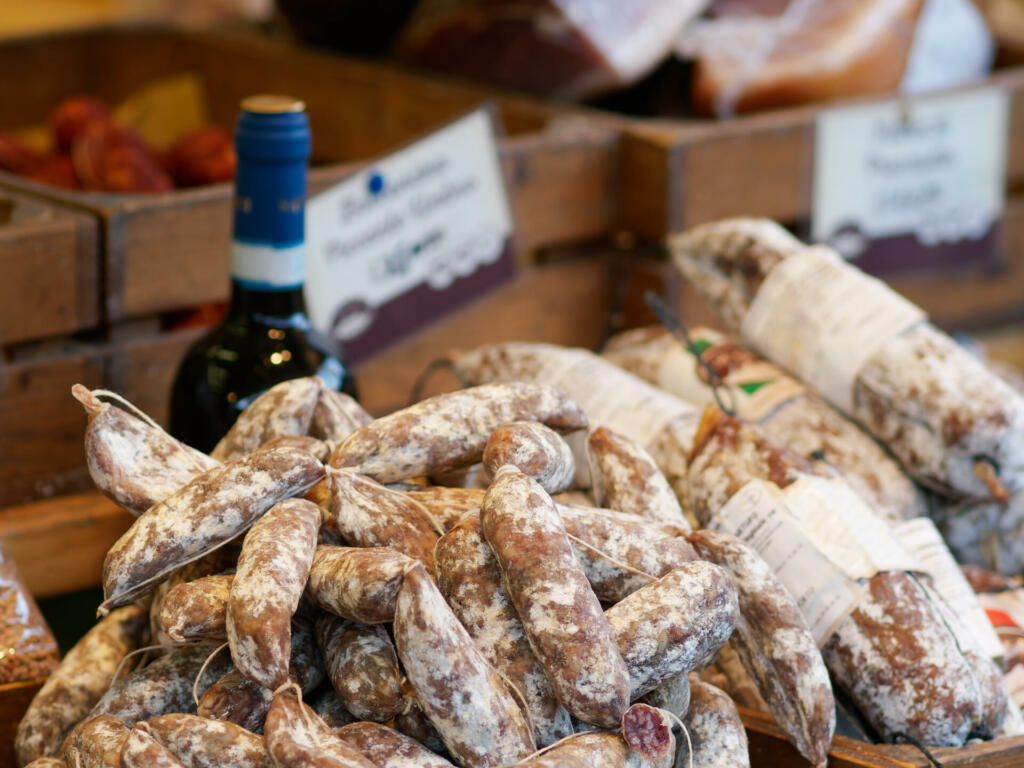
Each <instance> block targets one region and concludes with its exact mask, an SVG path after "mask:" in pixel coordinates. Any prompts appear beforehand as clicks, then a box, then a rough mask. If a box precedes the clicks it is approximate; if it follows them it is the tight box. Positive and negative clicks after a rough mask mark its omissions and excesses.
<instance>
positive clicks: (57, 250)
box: [0, 191, 99, 346]
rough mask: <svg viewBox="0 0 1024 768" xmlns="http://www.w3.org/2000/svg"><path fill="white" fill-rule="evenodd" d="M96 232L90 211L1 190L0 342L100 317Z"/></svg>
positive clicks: (37, 336) (48, 333) (66, 330)
mask: <svg viewBox="0 0 1024 768" xmlns="http://www.w3.org/2000/svg"><path fill="white" fill-rule="evenodd" d="M96 232H97V228H96V221H95V219H94V218H93V217H92V216H89V215H87V214H83V213H81V212H78V211H75V210H74V209H72V208H69V207H68V206H65V205H61V204H59V203H52V202H44V201H41V200H38V199H34V198H30V197H26V196H25V195H19V194H17V193H13V192H4V191H0V275H3V279H2V280H0V346H4V345H8V344H14V343H18V342H25V341H29V340H33V339H41V338H45V337H47V336H54V335H57V334H62V333H69V332H71V331H75V330H78V329H79V328H86V327H89V326H92V325H95V324H96V323H97V322H98V321H99V271H98V270H99V263H98V253H97V245H98V242H97V235H96Z"/></svg>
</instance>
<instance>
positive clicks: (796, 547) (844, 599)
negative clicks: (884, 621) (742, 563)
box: [708, 480, 863, 648]
mask: <svg viewBox="0 0 1024 768" xmlns="http://www.w3.org/2000/svg"><path fill="white" fill-rule="evenodd" d="M708 527H709V528H712V529H714V530H720V531H726V532H727V533H731V534H732V535H733V536H736V537H737V538H738V539H740V540H741V541H744V542H745V543H747V544H748V545H750V546H751V547H752V548H754V549H755V550H757V552H758V553H759V554H760V555H761V557H762V558H764V560H765V562H766V563H768V566H769V567H770V568H771V570H772V572H773V573H774V574H775V575H776V576H777V577H778V579H779V581H781V582H782V584H783V585H784V586H785V587H786V589H788V590H789V591H790V593H792V595H793V597H794V598H795V599H796V602H797V605H799V606H800V611H801V612H802V613H803V615H804V618H805V619H806V620H807V624H808V625H809V626H810V628H811V634H813V635H814V639H815V641H816V642H817V644H818V647H819V648H820V647H821V646H822V645H824V644H825V641H826V640H828V638H829V637H831V636H832V633H833V632H835V630H836V628H837V627H838V626H839V624H840V623H841V622H842V621H843V620H844V619H846V617H848V616H849V615H850V614H851V613H852V612H853V611H854V609H855V608H856V607H857V604H858V603H859V602H860V600H861V596H862V593H863V590H862V588H861V587H860V586H859V585H858V584H857V582H855V581H853V580H852V579H850V578H849V577H848V576H847V575H846V574H845V573H844V572H843V570H842V568H840V567H839V566H838V565H837V564H836V563H834V562H832V561H831V560H830V559H829V558H828V557H827V556H826V555H825V554H824V553H822V552H821V550H820V549H819V548H818V545H817V544H816V543H815V542H814V541H813V540H812V539H811V538H810V537H808V536H807V535H806V534H805V533H804V532H803V531H802V530H801V527H800V525H799V523H798V522H797V521H796V520H795V519H794V518H793V516H792V514H791V513H790V511H789V509H788V508H787V505H786V503H785V501H784V500H783V498H782V494H781V493H779V490H778V488H777V487H776V486H775V485H773V484H770V483H767V482H764V481H762V480H751V481H750V482H749V483H747V484H746V485H745V486H743V488H741V489H740V490H739V491H738V492H737V493H735V494H734V495H733V497H732V498H731V499H729V501H728V502H727V503H726V504H725V505H724V506H723V507H722V508H721V509H720V510H719V511H718V513H717V514H716V515H715V516H714V518H713V519H712V520H711V525H709V526H708Z"/></svg>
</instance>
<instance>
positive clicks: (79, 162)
mask: <svg viewBox="0 0 1024 768" xmlns="http://www.w3.org/2000/svg"><path fill="white" fill-rule="evenodd" d="M71 159H72V162H73V163H74V166H75V173H76V174H77V175H78V180H79V181H80V182H81V184H82V188H83V189H89V190H97V191H104V192H169V191H170V190H171V189H173V185H172V184H171V179H170V177H169V176H168V175H167V174H166V173H165V172H164V171H163V169H161V168H160V166H159V164H158V163H157V161H156V158H155V157H154V156H153V154H152V153H151V152H150V151H149V149H148V148H147V147H146V145H145V144H144V143H143V141H142V139H141V138H139V136H138V134H136V133H135V132H134V131H132V130H131V129H130V128H125V127H124V126H120V125H116V124H114V123H111V122H107V121H105V120H96V121H94V122H92V123H89V124H88V125H87V126H86V127H85V129H84V130H82V132H81V133H79V134H78V136H76V137H75V140H74V143H73V144H72V147H71Z"/></svg>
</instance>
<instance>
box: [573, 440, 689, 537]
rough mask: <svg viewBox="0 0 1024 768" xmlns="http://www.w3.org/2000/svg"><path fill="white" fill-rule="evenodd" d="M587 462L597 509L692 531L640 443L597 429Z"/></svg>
mask: <svg viewBox="0 0 1024 768" xmlns="http://www.w3.org/2000/svg"><path fill="white" fill-rule="evenodd" d="M587 461H588V462H589V464H590V479H591V483H592V484H593V493H594V498H595V499H596V500H597V504H598V506H600V507H608V508H609V509H616V510H618V511H620V512H628V513H630V514H634V515H637V516H638V517H641V518H647V519H650V520H655V521H658V522H662V523H666V524H668V525H675V526H679V527H680V528H682V529H683V530H684V531H689V530H690V524H689V522H687V520H686V517H685V516H684V515H683V510H682V508H681V507H680V506H679V500H678V499H677V498H676V495H675V492H674V491H673V490H672V488H671V486H670V485H669V484H668V480H666V479H665V476H664V475H663V474H662V473H661V470H660V469H658V465H657V464H655V462H654V459H653V458H651V455H650V454H649V453H648V452H647V451H645V450H644V448H643V446H641V445H640V444H639V443H637V442H636V441H634V440H630V439H629V438H627V437H625V436H623V435H619V434H616V433H615V432H613V431H612V430H610V429H608V428H607V427H595V428H594V429H592V430H591V432H590V435H589V436H588V437H587Z"/></svg>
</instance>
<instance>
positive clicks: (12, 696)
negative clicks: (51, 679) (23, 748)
mask: <svg viewBox="0 0 1024 768" xmlns="http://www.w3.org/2000/svg"><path fill="white" fill-rule="evenodd" d="M44 682H45V681H44V680H26V681H23V682H18V683H6V684H4V685H0V766H2V767H3V768H15V766H17V765H18V762H17V760H16V759H15V755H14V734H15V732H16V731H17V729H18V723H19V722H20V721H21V718H22V716H23V715H24V714H25V710H26V709H28V705H29V704H30V703H31V702H32V697H33V696H35V695H36V692H37V691H38V690H39V689H40V688H42V686H43V683H44Z"/></svg>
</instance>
